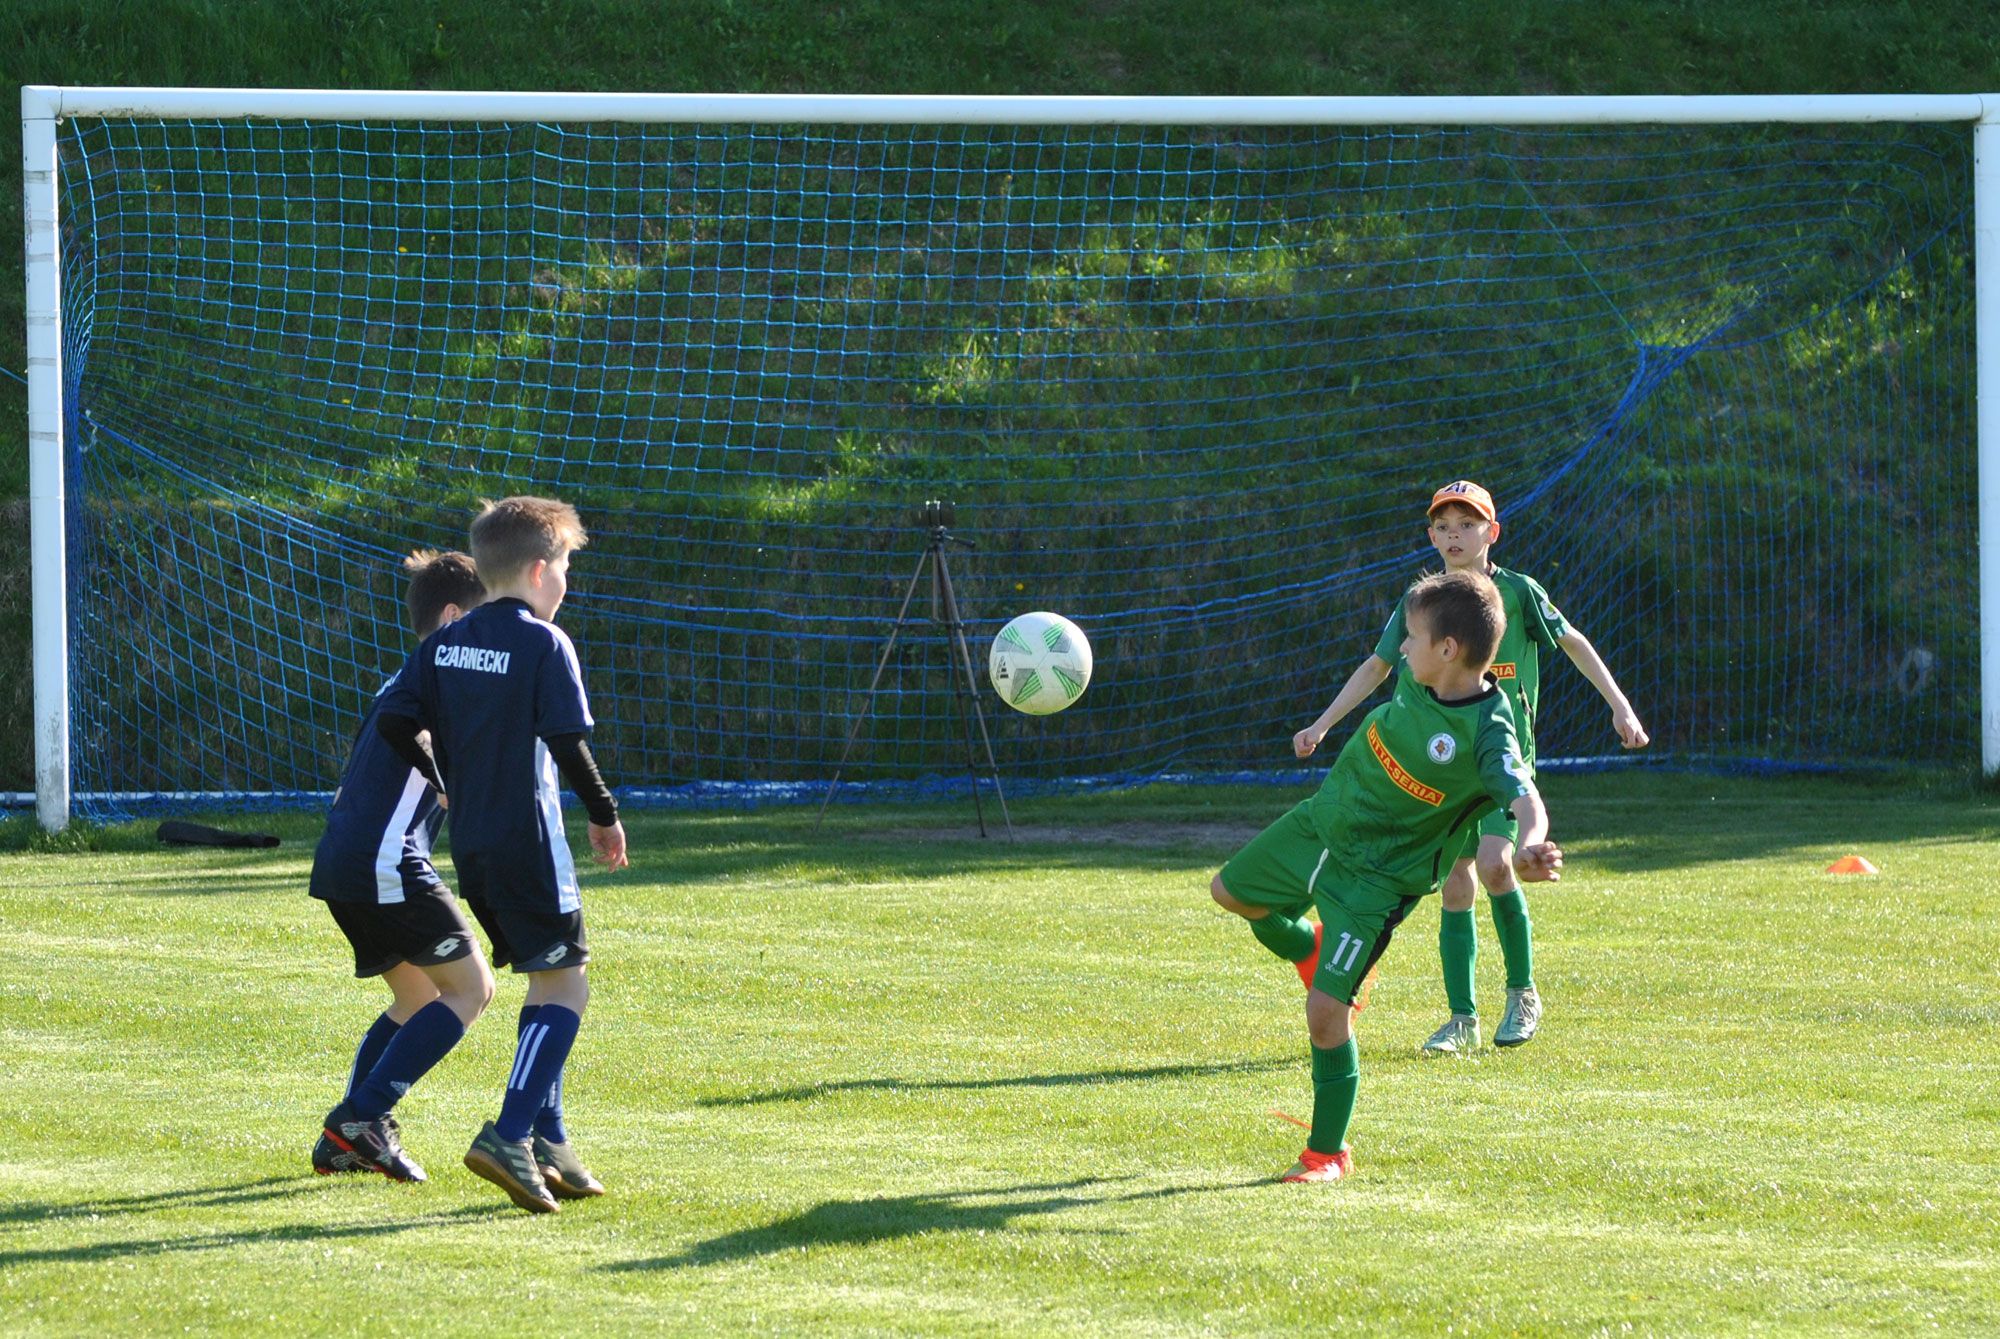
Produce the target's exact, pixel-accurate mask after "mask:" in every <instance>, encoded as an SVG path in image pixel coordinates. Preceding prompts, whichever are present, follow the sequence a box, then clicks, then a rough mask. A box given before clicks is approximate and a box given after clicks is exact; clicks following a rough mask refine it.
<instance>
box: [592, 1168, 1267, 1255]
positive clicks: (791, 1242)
mask: <svg viewBox="0 0 2000 1339" xmlns="http://www.w3.org/2000/svg"><path fill="white" fill-rule="evenodd" d="M1129 1179H1130V1178H1129V1177H1119V1178H1115V1180H1129ZM1110 1184H1112V1182H1110V1181H1106V1180H1102V1179H1099V1178H1097V1177H1084V1178H1081V1179H1079V1180H1075V1181H1059V1182H1054V1183H1051V1184H1047V1185H1025V1186H999V1187H995V1188H994V1189H991V1190H941V1191H932V1192H929V1193H926V1194H921V1195H889V1196H875V1197H870V1198H868V1199H858V1200H828V1201H826V1202H825V1203H823V1204H816V1205H814V1206H813V1207H812V1208H810V1209H807V1210H806V1211H805V1212H804V1213H798V1214H793V1215H792V1216H791V1217H789V1218H781V1219H779V1220H778V1221H777V1222H775V1223H767V1224H765V1225H764V1226H763V1227H753V1228H745V1229H744V1230H742V1231H740V1232H728V1233H724V1234H723V1235H722V1236H719V1237H713V1238H710V1239H709V1240H708V1241H704V1242H698V1243H696V1244H695V1245H693V1246H690V1247H688V1248H687V1249H686V1250H684V1251H682V1252H681V1253H680V1254H678V1255H663V1256H659V1257H657V1258H654V1259H651V1260H626V1261H623V1262H621V1263H619V1264H615V1265H605V1266H603V1267H602V1268H604V1269H605V1270H606V1271H609V1272H617V1273H634V1272H640V1271H646V1270H655V1269H694V1268H699V1267H701V1266H703V1265H714V1264H724V1263H727V1262H729V1261H734V1260H749V1259H755V1258H757V1257H759V1256H765V1255H773V1254H776V1253H777V1252H779V1251H786V1250H791V1249H794V1248H796V1247H800V1246H868V1245H873V1244H874V1243H876V1242H880V1241H893V1240H895V1239H897V1238H899V1237H914V1236H919V1235H921V1234H924V1233H928V1232H975V1233H978V1232H998V1231H1002V1230H1004V1229H1006V1228H1009V1227H1011V1226H1013V1224H1014V1222H1015V1220H1016V1219H1020V1218H1027V1217H1033V1216H1035V1215H1039V1214H1051V1213H1060V1212H1062V1211H1063V1210H1064V1209H1078V1208H1085V1207H1088V1206H1091V1205H1099V1204H1129V1203H1133V1202H1136V1201H1139V1200H1154V1199H1167V1198H1169V1197H1172V1196H1175V1195H1200V1194H1207V1193H1210V1192H1213V1191H1221V1190H1247V1189H1250V1188H1252V1187H1256V1186H1266V1185H1274V1184H1276V1183H1275V1182H1273V1181H1272V1180H1270V1179H1269V1178H1266V1177H1259V1178H1257V1179H1256V1180H1250V1181H1220V1182H1210V1183H1207V1184H1203V1185H1186V1186H1162V1187H1160V1188H1158V1189H1155V1190H1135V1191H1129V1192H1126V1193H1123V1194H1103V1193H1089V1192H1091V1191H1094V1190H1097V1188H1099V1187H1104V1186H1108V1185H1110Z"/></svg>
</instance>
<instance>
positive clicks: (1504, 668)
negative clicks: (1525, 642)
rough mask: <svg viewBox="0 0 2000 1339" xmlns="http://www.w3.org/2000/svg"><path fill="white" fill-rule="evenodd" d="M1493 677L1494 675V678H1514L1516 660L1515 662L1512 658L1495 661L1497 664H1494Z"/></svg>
mask: <svg viewBox="0 0 2000 1339" xmlns="http://www.w3.org/2000/svg"><path fill="white" fill-rule="evenodd" d="M1493 677H1494V678H1496V679H1511V678H1513V677H1514V662H1513V661H1511V660H1502V661H1499V662H1497V663H1495V664H1494V666H1493Z"/></svg>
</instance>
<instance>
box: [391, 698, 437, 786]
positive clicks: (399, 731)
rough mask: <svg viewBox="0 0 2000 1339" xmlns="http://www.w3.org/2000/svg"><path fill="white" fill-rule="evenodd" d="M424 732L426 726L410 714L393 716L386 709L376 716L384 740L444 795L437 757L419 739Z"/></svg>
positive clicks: (399, 756)
mask: <svg viewBox="0 0 2000 1339" xmlns="http://www.w3.org/2000/svg"><path fill="white" fill-rule="evenodd" d="M423 732H424V727H423V726H422V725H421V724H420V723H419V722H417V721H414V720H412V719H410V718H409V717H408V716H391V715H390V714H389V713H388V712H386V711H385V712H383V713H382V714H381V715H380V716H377V717H376V718H375V733H376V734H378V735H380V736H382V740H383V742H384V743H386V744H387V745H388V746H389V747H390V749H391V750H393V751H394V752H395V755H396V756H397V757H398V758H401V759H402V760H403V761H404V762H406V763H408V764H409V765H410V766H412V767H414V768H416V769H417V771H418V772H420V773H422V774H423V778H424V780H426V781H428V782H430V783H431V788H432V789H433V790H435V791H437V793H438V794H440V795H442V794H444V793H445V790H444V778H443V777H441V776H439V775H438V766H437V759H436V758H433V757H432V756H431V751H430V750H429V749H427V748H425V747H424V746H423V744H422V743H421V742H420V741H419V740H418V739H417V736H418V735H420V734H422V733H423Z"/></svg>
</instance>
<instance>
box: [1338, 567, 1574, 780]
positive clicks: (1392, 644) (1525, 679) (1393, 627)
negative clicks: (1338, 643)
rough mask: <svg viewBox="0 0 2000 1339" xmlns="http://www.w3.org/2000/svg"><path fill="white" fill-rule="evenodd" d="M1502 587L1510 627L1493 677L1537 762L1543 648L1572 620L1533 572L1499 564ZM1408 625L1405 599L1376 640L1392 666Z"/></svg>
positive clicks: (1531, 760) (1524, 750) (1497, 579)
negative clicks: (1537, 708)
mask: <svg viewBox="0 0 2000 1339" xmlns="http://www.w3.org/2000/svg"><path fill="white" fill-rule="evenodd" d="M1487 575H1488V576H1491V577H1492V578H1493V584H1494V585H1495V586H1496V587H1498V588H1499V591H1500V604H1501V607H1502V608H1503V609H1505V610H1506V611H1507V631H1506V632H1505V633H1503V634H1502V635H1501V637H1500V647H1499V649H1498V650H1497V651H1495V652H1494V653H1493V677H1494V678H1495V679H1498V680H1499V681H1500V686H1501V687H1502V688H1503V689H1505V690H1506V692H1507V697H1508V699H1509V700H1510V701H1512V703H1513V704H1514V727H1515V729H1516V730H1517V731H1518V732H1519V735H1520V740H1521V756H1522V757H1523V758H1525V759H1526V760H1527V762H1528V765H1529V766H1530V767H1532V766H1534V764H1535V708H1536V706H1537V705H1538V704H1539V703H1540V702H1541V697H1542V648H1543V647H1545V646H1546V647H1550V648H1553V647H1554V646H1555V645H1556V643H1557V641H1558V640H1559V639H1561V638H1563V637H1566V636H1568V635H1569V623H1568V621H1567V620H1566V619H1564V618H1563V616H1562V611H1561V610H1559V609H1557V608H1556V606H1555V602H1554V601H1553V600H1551V599H1549V593H1548V592H1547V591H1545V590H1543V589H1542V587H1541V583H1540V582H1538V581H1536V580H1535V579H1534V578H1533V577H1530V576H1523V575H1521V574H1520V573H1519V572H1510V571H1508V570H1507V569H1506V568H1504V567H1496V568H1494V569H1493V570H1492V571H1491V572H1489V573H1488V574H1487ZM1407 631H1408V629H1407V628H1406V627H1405V626H1404V622H1403V603H1402V601H1400V600H1398V601H1397V602H1396V612H1395V613H1393V614H1391V615H1390V616H1389V626H1388V627H1386V628H1384V629H1382V637H1381V639H1380V640H1379V641H1377V642H1376V643H1375V654H1376V655H1377V656H1379V657H1380V658H1381V659H1383V660H1386V661H1388V662H1389V663H1390V664H1391V665H1400V664H1401V661H1402V659H1403V651H1402V646H1403V638H1404V636H1405V635H1406V634H1407Z"/></svg>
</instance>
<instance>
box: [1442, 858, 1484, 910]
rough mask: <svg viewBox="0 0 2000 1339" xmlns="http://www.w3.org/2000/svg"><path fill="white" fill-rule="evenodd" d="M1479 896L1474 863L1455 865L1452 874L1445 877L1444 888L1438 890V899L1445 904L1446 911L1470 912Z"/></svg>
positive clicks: (1462, 861)
mask: <svg viewBox="0 0 2000 1339" xmlns="http://www.w3.org/2000/svg"><path fill="white" fill-rule="evenodd" d="M1477 896H1479V884H1478V883H1477V882H1476V881H1475V880H1474V879H1473V877H1472V862H1471V861H1470V860H1460V861H1457V862H1455V863H1453V865H1452V867H1451V873H1449V874H1447V875H1445V879H1444V886H1443V887H1442V888H1440V889H1438V897H1439V898H1440V899H1441V900H1442V901H1443V902H1444V909H1445V910H1446V911H1470V910H1471V909H1472V901H1473V899H1474V898H1475V897H1477Z"/></svg>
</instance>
